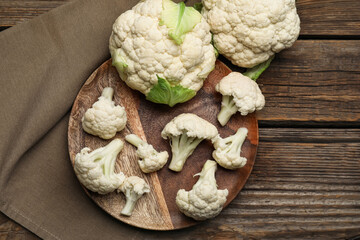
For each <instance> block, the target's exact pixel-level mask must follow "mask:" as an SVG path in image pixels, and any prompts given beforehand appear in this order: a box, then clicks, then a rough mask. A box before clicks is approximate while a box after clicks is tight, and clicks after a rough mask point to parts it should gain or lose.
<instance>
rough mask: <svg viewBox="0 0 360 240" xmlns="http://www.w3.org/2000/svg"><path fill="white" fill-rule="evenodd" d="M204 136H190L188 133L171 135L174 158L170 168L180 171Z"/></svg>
mask: <svg viewBox="0 0 360 240" xmlns="http://www.w3.org/2000/svg"><path fill="white" fill-rule="evenodd" d="M202 140H203V139H202V138H197V137H188V136H187V134H181V135H179V136H172V137H171V151H172V159H171V162H170V165H169V168H170V169H171V170H173V171H175V172H180V171H181V170H182V168H183V166H184V164H185V161H186V159H187V158H188V157H189V156H190V155H191V154H192V153H193V151H194V150H195V148H196V147H197V146H198V145H199V143H200V142H201V141H202Z"/></svg>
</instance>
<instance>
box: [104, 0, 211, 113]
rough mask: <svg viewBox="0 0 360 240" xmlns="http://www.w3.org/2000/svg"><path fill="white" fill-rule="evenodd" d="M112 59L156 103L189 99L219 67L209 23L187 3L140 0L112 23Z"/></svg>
mask: <svg viewBox="0 0 360 240" xmlns="http://www.w3.org/2000/svg"><path fill="white" fill-rule="evenodd" d="M109 49H110V53H111V56H112V60H113V65H114V66H115V67H116V69H117V70H118V72H119V75H120V77H121V79H122V80H123V81H125V83H126V84H127V85H128V86H129V87H130V88H132V89H135V90H138V91H140V92H142V93H143V94H145V95H146V98H147V99H148V100H150V101H152V102H155V103H162V104H168V105H169V106H174V105H175V104H177V103H182V102H186V101H188V100H190V99H191V98H192V97H194V96H195V95H196V92H197V91H198V90H199V89H200V88H201V87H202V85H203V82H204V80H205V79H206V77H207V76H208V74H209V73H210V72H211V71H212V70H213V69H214V67H215V60H216V57H215V50H214V47H213V46H212V44H211V33H210V27H209V24H208V23H207V22H206V20H205V19H204V18H203V17H202V16H201V14H200V13H199V12H198V11H196V10H195V9H194V8H192V7H186V6H185V4H184V3H179V4H176V3H174V2H172V1H171V0H144V1H140V2H139V3H138V4H137V5H136V6H134V7H133V8H132V9H131V10H128V11H126V12H125V13H123V14H121V15H120V16H119V17H118V18H117V19H116V21H115V23H114V24H113V28H112V34H111V37H110V40H109Z"/></svg>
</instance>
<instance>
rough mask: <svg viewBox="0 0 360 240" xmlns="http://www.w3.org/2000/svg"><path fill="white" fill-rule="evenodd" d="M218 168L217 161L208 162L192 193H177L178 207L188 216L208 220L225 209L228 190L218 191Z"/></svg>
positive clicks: (182, 190) (183, 191) (181, 190)
mask: <svg viewBox="0 0 360 240" xmlns="http://www.w3.org/2000/svg"><path fill="white" fill-rule="evenodd" d="M216 168H217V164H216V162H215V161H212V160H207V161H206V163H205V164H204V166H203V169H202V170H201V173H199V174H198V175H200V178H199V180H198V181H197V182H196V184H195V185H194V186H193V188H192V189H191V190H190V191H186V190H185V189H180V190H179V191H178V192H177V195H176V205H177V206H178V208H179V210H180V211H181V212H182V213H184V214H185V215H186V216H188V217H191V218H193V219H195V220H206V219H209V218H213V217H215V216H217V215H218V214H219V213H220V212H221V210H222V209H223V206H224V204H225V202H226V198H227V195H228V190H227V189H224V190H218V189H217V185H216V179H215V171H216Z"/></svg>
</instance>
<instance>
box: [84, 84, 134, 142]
mask: <svg viewBox="0 0 360 240" xmlns="http://www.w3.org/2000/svg"><path fill="white" fill-rule="evenodd" d="M113 96H114V89H113V88H111V87H106V88H104V90H103V91H102V93H101V96H100V97H99V100H98V101H97V102H95V103H94V104H93V105H92V107H91V108H89V109H88V110H87V111H86V112H85V114H84V116H83V118H82V120H81V121H82V127H83V129H84V131H85V132H87V133H89V134H92V135H94V136H99V137H100V138H102V139H110V138H112V137H114V136H115V134H116V132H118V131H121V130H123V129H124V128H125V126H126V121H127V118H126V112H125V108H124V107H122V106H119V105H117V106H115V103H114V101H113V100H112V98H113Z"/></svg>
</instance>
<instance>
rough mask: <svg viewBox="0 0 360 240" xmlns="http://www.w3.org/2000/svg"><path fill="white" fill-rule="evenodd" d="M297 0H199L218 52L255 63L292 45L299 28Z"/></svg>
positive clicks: (238, 62)
mask: <svg viewBox="0 0 360 240" xmlns="http://www.w3.org/2000/svg"><path fill="white" fill-rule="evenodd" d="M295 2H296V0H236V1H233V0H202V3H203V6H204V7H203V12H202V13H203V16H204V17H205V18H206V20H207V22H208V23H209V25H210V28H211V31H212V33H213V34H214V38H213V40H214V44H215V47H216V48H217V49H218V51H219V53H220V54H222V55H224V56H225V57H226V58H228V59H229V60H231V62H232V63H233V64H235V65H238V66H240V67H245V68H251V67H254V66H255V65H257V64H260V63H262V62H264V61H266V60H267V59H269V58H270V57H271V56H272V55H274V54H275V53H278V52H280V51H281V50H283V49H285V48H289V47H291V46H292V45H293V43H294V42H295V40H296V39H297V37H298V36H299V32H300V19H299V16H298V14H297V12H296V5H295Z"/></svg>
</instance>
